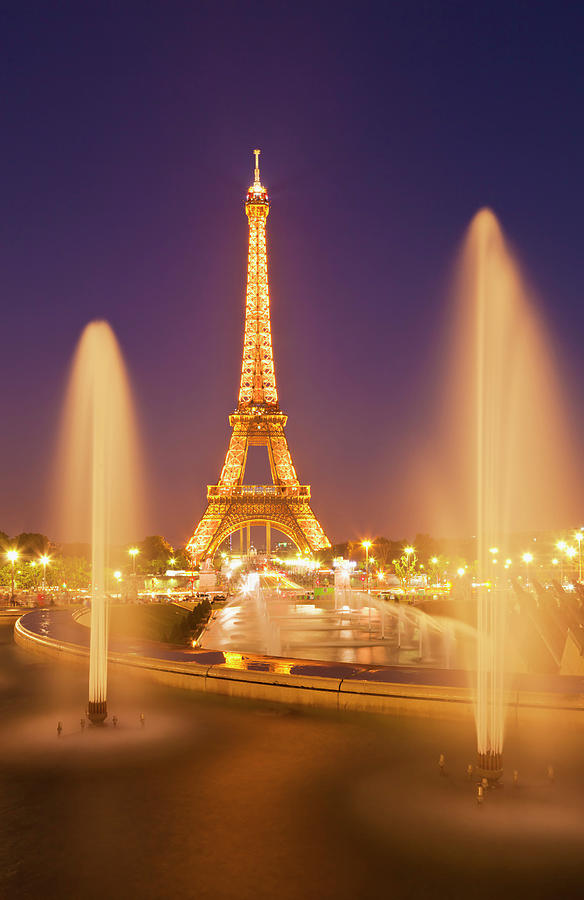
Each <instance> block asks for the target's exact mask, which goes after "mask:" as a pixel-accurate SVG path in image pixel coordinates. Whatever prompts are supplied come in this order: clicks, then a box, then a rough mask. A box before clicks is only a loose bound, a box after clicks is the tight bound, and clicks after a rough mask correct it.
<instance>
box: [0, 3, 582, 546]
mask: <svg viewBox="0 0 584 900" xmlns="http://www.w3.org/2000/svg"><path fill="white" fill-rule="evenodd" d="M0 33H1V38H0V78H1V80H0V91H1V97H2V99H1V109H2V117H1V119H2V122H1V130H2V139H1V141H0V154H1V157H2V180H1V186H2V190H1V197H2V212H3V214H2V217H1V222H2V235H1V239H0V254H1V260H0V298H1V300H0V302H1V305H2V331H1V334H2V347H1V350H0V370H1V373H2V376H1V377H2V388H3V389H2V408H3V415H2V423H3V429H2V441H1V445H0V446H1V449H0V460H1V463H2V464H1V466H0V529H2V530H5V531H8V532H9V533H12V534H15V533H17V532H19V531H22V530H35V531H36V530H40V531H49V530H50V529H51V528H53V527H54V526H53V524H52V523H53V522H54V516H53V511H52V510H51V509H50V504H49V503H48V500H47V498H48V496H49V489H48V481H49V479H50V473H51V468H52V460H53V455H54V446H55V442H56V430H57V421H58V418H59V412H60V408H61V403H62V396H63V390H64V386H65V382H66V377H67V371H68V366H69V364H70V359H71V356H72V354H73V351H74V347H75V344H76V341H77V339H78V337H79V334H80V332H81V331H82V329H83V327H84V326H85V324H86V323H87V322H88V321H89V320H91V319H93V318H105V319H107V320H108V321H109V322H110V323H111V325H112V327H113V328H114V329H115V331H116V333H117V336H118V338H119V341H120V343H121V345H122V347H123V350H124V352H125V356H126V360H127V364H128V368H129V370H130V374H131V378H132V382H133V386H134V389H135V395H136V403H137V407H138V416H139V420H140V424H141V431H142V439H143V445H144V452H145V459H146V471H147V476H148V478H147V485H148V491H147V497H146V500H147V502H148V504H149V509H150V513H149V517H148V520H147V521H145V522H144V534H146V533H152V532H156V533H162V534H165V535H166V536H167V537H168V538H169V539H170V540H171V541H173V542H175V543H177V544H180V543H182V542H184V541H185V540H186V539H188V537H189V536H190V533H191V531H192V529H193V526H194V525H195V523H196V521H197V519H198V517H199V516H200V514H201V513H202V511H203V508H204V502H205V499H204V498H205V490H206V485H207V483H214V482H216V480H217V478H218V475H219V472H220V469H221V466H222V463H223V458H224V454H225V451H226V448H227V441H228V437H229V425H228V420H227V416H228V414H229V413H230V412H231V411H232V410H233V408H234V406H235V404H236V401H237V390H238V385H239V373H240V365H241V350H242V337H243V308H244V307H243V301H244V285H245V265H246V242H247V220H246V218H245V215H244V209H243V199H244V196H245V192H246V190H247V188H248V186H249V184H250V182H251V180H252V163H253V161H252V150H253V148H254V147H256V146H257V147H260V148H261V150H262V157H261V166H262V168H261V174H262V180H263V182H264V184H265V185H266V186H267V188H268V191H269V194H270V201H271V211H270V217H269V219H268V253H269V269H270V282H271V298H272V331H273V343H274V352H275V360H276V377H277V382H278V388H279V395H280V402H281V406H282V408H283V410H284V411H285V412H286V413H288V415H289V422H288V428H287V435H288V440H289V443H290V448H291V451H292V455H293V458H294V461H295V464H296V468H297V471H298V474H299V477H300V480H301V481H302V482H303V483H309V484H311V485H312V496H313V507H314V509H315V512H316V514H317V515H318V517H319V518H320V520H321V521H322V524H323V526H324V527H325V529H326V530H327V532H328V534H329V536H330V538H331V539H332V540H333V541H334V540H342V539H346V538H353V537H357V536H360V537H363V536H365V535H371V536H375V535H377V534H384V535H387V536H388V537H393V538H401V537H406V536H413V535H414V534H415V533H416V532H417V531H419V530H421V529H422V527H423V525H424V521H425V519H424V511H423V509H422V508H421V507H420V504H419V502H418V501H416V503H413V502H412V503H409V502H408V500H407V491H404V489H403V487H404V484H406V485H407V479H408V477H409V468H408V466H409V461H410V459H411V457H412V455H413V453H414V451H415V450H416V448H419V447H420V446H422V447H423V446H424V444H425V442H427V441H428V440H429V437H428V431H427V427H426V425H427V421H428V418H429V417H430V414H431V407H432V405H433V404H434V403H435V402H436V396H435V393H434V391H433V386H434V384H435V383H436V381H437V379H438V377H439V373H440V372H441V371H442V369H443V363H444V359H443V357H444V352H445V349H444V348H445V347H446V343H445V341H444V335H445V334H446V332H447V329H448V317H449V303H448V284H449V281H450V279H451V275H452V266H453V261H454V259H455V256H456V253H457V250H458V248H459V246H460V242H461V240H462V237H463V234H464V231H465V229H466V227H467V225H468V222H469V220H470V219H471V217H472V216H473V214H474V213H475V212H476V210H477V209H478V208H479V207H481V206H484V205H488V206H490V207H492V208H493V209H494V210H495V212H496V213H497V215H498V216H499V217H500V220H501V223H502V225H503V228H504V229H505V231H506V233H507V235H508V237H509V239H510V240H511V242H512V243H513V245H514V247H515V249H516V250H517V252H518V254H519V257H520V258H521V260H522V262H523V264H524V266H525V267H526V270H527V271H528V273H529V276H530V278H531V280H532V282H533V284H534V285H535V288H536V290H537V292H538V294H539V296H540V299H541V306H542V309H543V312H544V314H545V317H546V319H547V322H548V326H549V329H550V333H551V335H552V339H553V341H554V343H555V345H556V346H557V347H558V348H560V362H561V365H562V372H563V377H564V378H565V381H566V384H567V385H569V391H570V397H571V403H572V410H573V420H574V429H575V433H576V440H577V441H579V442H581V443H584V414H583V413H582V409H583V404H584V354H582V351H581V346H582V336H583V334H584V303H583V298H584V266H583V262H584V259H583V249H582V246H583V244H582V209H583V200H584V196H583V194H584V190H583V185H584V179H583V176H582V167H583V161H584V116H583V114H582V109H583V88H584V62H583V55H582V35H583V33H584V13H583V12H582V10H581V8H579V4H576V3H571V2H570V3H568V2H564V3H561V2H555V3H537V4H534V3H533V2H525V3H523V2H506V3H499V4H497V3H494V2H489V3H479V2H477V3H469V2H460V3H458V2H433V3H432V2H425V3H418V2H413V0H406V2H401V3H391V2H384V3H379V4H376V3H367V2H360V3H356V2H354V3H350V4H347V3H343V2H336V3H332V2H331V3H319V2H313V3H310V4H303V3H274V2H272V3H253V2H239V3H224V2H221V0H214V2H209V3H197V2H185V3H178V2H172V0H168V2H158V3H149V2H145V0H142V2H139V3H138V2H137V3H132V2H124V3H113V2H106V0H102V2H78V0H76V2H70V3H67V2H60V3H57V2H54V3H49V2H44V3H34V2H27V3H5V4H3V7H2V12H1V13H0ZM248 480H251V479H248ZM566 524H570V523H566ZM578 524H579V523H578ZM54 536H55V537H58V535H54ZM140 537H142V535H137V538H140Z"/></svg>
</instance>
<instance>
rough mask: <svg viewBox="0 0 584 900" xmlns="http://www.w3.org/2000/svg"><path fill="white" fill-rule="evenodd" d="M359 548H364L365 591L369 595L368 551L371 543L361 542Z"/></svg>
mask: <svg viewBox="0 0 584 900" xmlns="http://www.w3.org/2000/svg"><path fill="white" fill-rule="evenodd" d="M361 546H362V547H364V548H365V572H366V575H365V585H366V591H367V593H369V549H370V547H371V546H372V542H371V541H361Z"/></svg>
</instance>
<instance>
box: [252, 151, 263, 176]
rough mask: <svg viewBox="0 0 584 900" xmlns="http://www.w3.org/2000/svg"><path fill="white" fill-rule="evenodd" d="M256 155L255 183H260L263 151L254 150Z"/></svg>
mask: <svg viewBox="0 0 584 900" xmlns="http://www.w3.org/2000/svg"><path fill="white" fill-rule="evenodd" d="M253 152H254V153H255V172H254V183H255V184H259V183H260V153H261V152H262V151H261V150H254V151H253Z"/></svg>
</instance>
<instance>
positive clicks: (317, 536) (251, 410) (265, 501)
mask: <svg viewBox="0 0 584 900" xmlns="http://www.w3.org/2000/svg"><path fill="white" fill-rule="evenodd" d="M254 154H255V172H254V182H253V184H252V185H251V187H250V189H249V191H248V192H247V197H246V200H245V213H246V215H247V218H248V221H249V249H248V257H247V290H246V297H245V333H244V339H243V362H242V365H241V384H240V388H239V401H238V404H237V408H236V410H235V412H234V413H232V415H230V416H229V424H230V425H231V428H232V433H231V440H230V441H229V449H228V450H227V456H226V457H225V464H224V466H223V469H222V470H221V475H220V477H219V482H218V484H210V485H208V486H207V501H208V502H207V508H206V510H205V513H204V515H203V518H202V519H201V521H200V522H199V524H198V525H197V527H196V529H195V533H194V534H193V536H192V538H191V539H190V541H189V542H188V544H187V548H186V549H187V552H188V553H189V554H190V555H191V557H192V558H193V559H194V561H195V562H197V563H198V562H201V561H202V560H207V559H210V558H212V557H213V556H214V554H215V552H216V551H217V549H218V548H219V546H220V545H221V544H222V543H223V541H224V540H225V539H226V538H228V537H229V536H230V535H231V534H234V533H235V532H237V531H239V534H240V538H239V540H240V549H241V551H242V552H243V534H244V529H247V549H248V551H249V548H250V528H251V526H252V525H262V526H265V528H266V549H267V552H268V553H269V552H270V549H271V548H270V540H271V531H270V529H271V527H272V526H273V527H275V528H276V529H278V531H281V532H282V533H283V534H285V535H286V536H287V537H289V538H290V539H291V540H292V541H294V543H295V544H296V545H297V547H298V549H299V550H300V551H301V552H305V551H309V552H312V553H314V552H316V551H318V550H323V549H325V548H327V547H330V541H329V540H328V538H327V536H326V534H325V533H324V531H323V529H322V527H321V525H320V523H319V521H318V519H317V518H316V517H315V515H314V513H313V511H312V509H311V507H310V486H309V485H307V484H300V482H299V481H298V476H297V475H296V470H295V469H294V466H293V464H292V457H291V456H290V450H289V449H288V441H287V440H286V436H285V434H284V427H285V425H286V422H287V419H288V417H287V416H286V415H284V413H283V412H281V410H280V407H279V405H278V392H277V390H276V376H275V374H274V356H273V352H272V334H271V327H270V293H269V287H268V257H267V251H266V220H267V218H268V213H269V211H270V205H269V201H268V193H267V191H266V189H265V187H264V186H263V185H262V183H261V181H260V169H259V155H260V151H259V150H254ZM258 446H260V447H266V448H267V451H268V458H269V462H270V470H271V474H272V482H273V483H272V484H268V485H250V484H244V483H243V478H244V475H245V466H246V461H247V451H248V448H249V447H258Z"/></svg>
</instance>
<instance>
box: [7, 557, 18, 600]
mask: <svg viewBox="0 0 584 900" xmlns="http://www.w3.org/2000/svg"><path fill="white" fill-rule="evenodd" d="M6 556H7V557H8V559H9V560H10V563H11V566H12V568H11V587H10V605H11V606H14V563H15V562H16V560H17V559H18V550H9V551H8V553H7V554H6Z"/></svg>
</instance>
